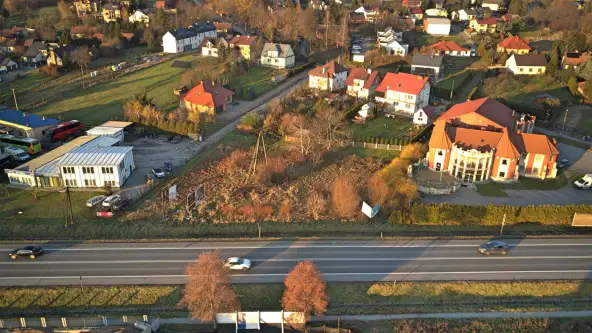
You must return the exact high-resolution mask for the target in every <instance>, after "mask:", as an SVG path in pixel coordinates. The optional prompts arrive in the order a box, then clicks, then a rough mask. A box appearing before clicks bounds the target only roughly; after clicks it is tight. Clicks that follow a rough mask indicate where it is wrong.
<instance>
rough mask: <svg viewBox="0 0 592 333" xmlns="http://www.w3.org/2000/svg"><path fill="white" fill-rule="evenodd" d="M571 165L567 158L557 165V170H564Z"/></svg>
mask: <svg viewBox="0 0 592 333" xmlns="http://www.w3.org/2000/svg"><path fill="white" fill-rule="evenodd" d="M570 164H571V163H570V162H569V160H568V159H567V158H562V159H561V160H560V161H559V162H558V163H557V169H563V168H567V167H568V166H569V165H570Z"/></svg>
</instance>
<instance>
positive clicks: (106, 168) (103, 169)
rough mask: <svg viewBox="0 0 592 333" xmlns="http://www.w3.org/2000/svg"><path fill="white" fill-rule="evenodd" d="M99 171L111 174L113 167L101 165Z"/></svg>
mask: <svg viewBox="0 0 592 333" xmlns="http://www.w3.org/2000/svg"><path fill="white" fill-rule="evenodd" d="M101 173H109V174H112V173H113V168H112V167H101Z"/></svg>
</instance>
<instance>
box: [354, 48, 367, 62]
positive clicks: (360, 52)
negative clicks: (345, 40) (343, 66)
mask: <svg viewBox="0 0 592 333" xmlns="http://www.w3.org/2000/svg"><path fill="white" fill-rule="evenodd" d="M351 60H352V61H353V62H364V61H365V60H366V54H365V52H364V48H363V47H362V46H361V45H357V44H356V45H354V46H352V47H351Z"/></svg>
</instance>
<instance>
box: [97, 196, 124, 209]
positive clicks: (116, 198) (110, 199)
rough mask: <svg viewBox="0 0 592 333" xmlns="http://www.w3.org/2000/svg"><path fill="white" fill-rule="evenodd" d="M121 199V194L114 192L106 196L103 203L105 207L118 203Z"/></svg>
mask: <svg viewBox="0 0 592 333" xmlns="http://www.w3.org/2000/svg"><path fill="white" fill-rule="evenodd" d="M120 201H121V196H120V195H119V194H113V195H110V196H108V197H107V198H105V200H103V203H102V204H101V205H102V206H103V207H111V206H113V205H114V204H116V203H119V202H120Z"/></svg>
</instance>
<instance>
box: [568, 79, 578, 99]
mask: <svg viewBox="0 0 592 333" xmlns="http://www.w3.org/2000/svg"><path fill="white" fill-rule="evenodd" d="M567 87H568V88H569V91H571V94H572V95H576V94H577V93H578V79H577V78H576V76H575V75H572V76H570V77H569V78H568V79H567Z"/></svg>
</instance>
